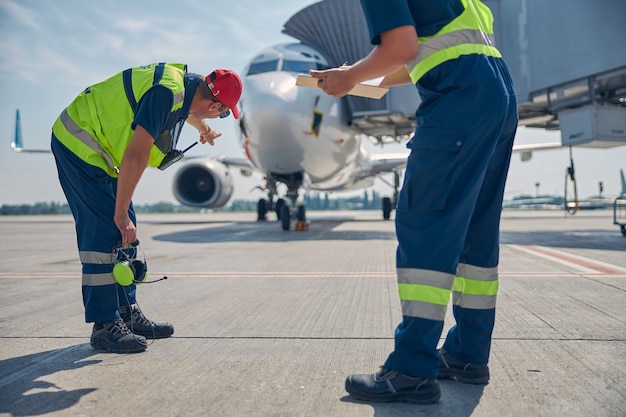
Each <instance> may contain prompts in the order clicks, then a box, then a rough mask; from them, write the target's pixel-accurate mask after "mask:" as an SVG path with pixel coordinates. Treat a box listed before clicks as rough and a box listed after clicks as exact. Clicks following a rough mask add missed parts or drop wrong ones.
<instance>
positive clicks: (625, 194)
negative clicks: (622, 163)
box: [619, 169, 626, 198]
mask: <svg viewBox="0 0 626 417" xmlns="http://www.w3.org/2000/svg"><path fill="white" fill-rule="evenodd" d="M619 173H620V175H621V177H622V195H621V198H626V179H624V170H623V169H620V170H619Z"/></svg>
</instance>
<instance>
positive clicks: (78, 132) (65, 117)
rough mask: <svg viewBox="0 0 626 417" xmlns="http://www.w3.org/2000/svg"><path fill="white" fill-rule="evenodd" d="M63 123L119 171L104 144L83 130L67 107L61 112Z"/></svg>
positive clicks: (113, 168) (112, 167)
mask: <svg viewBox="0 0 626 417" xmlns="http://www.w3.org/2000/svg"><path fill="white" fill-rule="evenodd" d="M60 118H61V123H63V126H64V127H65V129H66V130H67V131H68V132H69V133H71V134H72V136H74V137H76V138H78V139H79V140H80V141H81V142H82V143H83V144H85V145H86V146H87V147H89V149H91V150H92V151H94V152H95V153H97V154H99V155H101V156H102V157H103V158H104V160H105V161H106V163H107V165H108V166H109V167H110V168H111V169H112V170H113V171H114V172H117V173H119V169H118V168H117V167H116V166H115V164H114V163H113V160H112V159H111V157H110V156H109V154H108V153H106V152H105V151H104V149H103V148H102V145H100V144H99V143H98V142H97V141H96V139H94V137H93V136H91V134H90V133H89V132H87V131H86V130H83V129H82V128H81V127H80V126H78V125H77V124H76V122H75V121H74V120H73V119H72V118H71V117H70V115H69V114H68V113H67V109H65V110H63V112H62V113H61V117H60Z"/></svg>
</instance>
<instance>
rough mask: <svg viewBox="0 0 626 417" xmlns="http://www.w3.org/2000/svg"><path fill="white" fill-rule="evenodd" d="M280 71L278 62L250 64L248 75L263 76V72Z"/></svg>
mask: <svg viewBox="0 0 626 417" xmlns="http://www.w3.org/2000/svg"><path fill="white" fill-rule="evenodd" d="M277 69H278V60H277V59H275V60H273V61H265V62H253V63H252V64H250V69H249V70H248V74H247V75H254V74H261V73H263V72H270V71H276V70H277Z"/></svg>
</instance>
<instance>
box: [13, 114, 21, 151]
mask: <svg viewBox="0 0 626 417" xmlns="http://www.w3.org/2000/svg"><path fill="white" fill-rule="evenodd" d="M11 148H13V150H14V151H15V152H20V151H21V150H22V149H23V148H24V143H23V142H22V122H21V121H20V110H19V109H17V110H15V136H14V137H13V142H11Z"/></svg>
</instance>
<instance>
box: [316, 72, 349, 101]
mask: <svg viewBox="0 0 626 417" xmlns="http://www.w3.org/2000/svg"><path fill="white" fill-rule="evenodd" d="M349 69H350V66H348V65H343V66H341V67H339V68H331V69H328V70H324V71H316V70H310V71H309V74H310V75H311V77H313V78H317V79H318V80H317V86H318V87H319V88H321V89H322V90H323V91H324V92H325V93H326V94H328V95H330V96H333V97H343V96H345V95H346V94H348V92H349V91H350V90H352V88H353V87H354V86H355V85H356V83H355V82H354V81H352V80H351V79H350V75H349V73H348V72H347V71H348V70H349Z"/></svg>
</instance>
